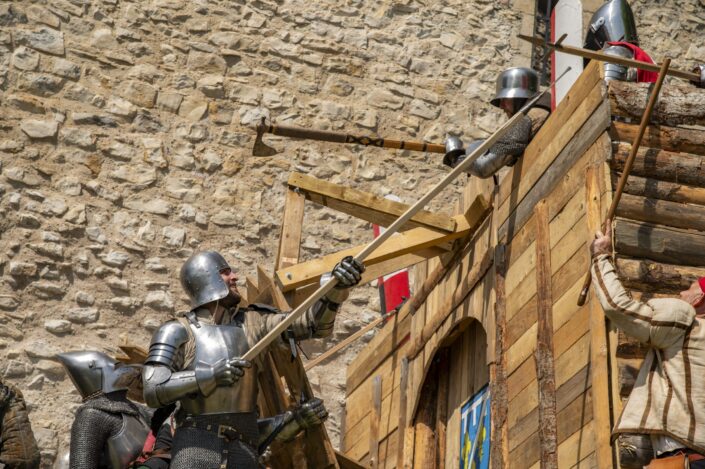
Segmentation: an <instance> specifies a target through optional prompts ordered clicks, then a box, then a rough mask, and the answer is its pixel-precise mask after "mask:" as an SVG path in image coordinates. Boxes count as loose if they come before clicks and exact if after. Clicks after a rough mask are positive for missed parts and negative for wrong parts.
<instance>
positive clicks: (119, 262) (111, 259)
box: [99, 251, 130, 269]
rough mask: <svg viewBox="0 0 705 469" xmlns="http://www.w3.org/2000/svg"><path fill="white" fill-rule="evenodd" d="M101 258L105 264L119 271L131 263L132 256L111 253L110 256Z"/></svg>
mask: <svg viewBox="0 0 705 469" xmlns="http://www.w3.org/2000/svg"><path fill="white" fill-rule="evenodd" d="M99 257H100V260H101V262H102V263H103V264H105V265H109V266H110V267H117V268H119V269H122V268H124V267H125V266H126V265H127V263H128V262H130V255H129V254H128V253H126V252H122V251H110V252H109V253H108V254H104V255H101V256H99Z"/></svg>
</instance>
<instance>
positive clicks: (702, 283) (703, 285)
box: [698, 277, 705, 293]
mask: <svg viewBox="0 0 705 469" xmlns="http://www.w3.org/2000/svg"><path fill="white" fill-rule="evenodd" d="M698 283H699V284H700V289H701V290H702V291H703V293H705V277H700V278H699V279H698Z"/></svg>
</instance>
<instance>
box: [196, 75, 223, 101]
mask: <svg viewBox="0 0 705 469" xmlns="http://www.w3.org/2000/svg"><path fill="white" fill-rule="evenodd" d="M196 88H197V89H198V90H200V91H201V93H203V94H204V95H206V96H208V97H209V98H216V99H219V98H222V97H223V96H224V91H223V75H206V76H204V77H202V78H200V79H199V80H198V82H196Z"/></svg>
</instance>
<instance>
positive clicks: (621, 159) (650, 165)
mask: <svg viewBox="0 0 705 469" xmlns="http://www.w3.org/2000/svg"><path fill="white" fill-rule="evenodd" d="M615 124H616V123H615ZM612 130H613V131H612V132H611V133H614V130H615V129H614V128H613V129H612ZM615 146H616V148H615V151H614V153H613V155H612V158H611V159H610V166H611V167H612V169H613V170H615V171H620V172H621V171H622V170H624V165H625V163H626V161H627V157H628V156H629V152H630V151H631V149H632V146H631V144H630V143H627V142H619V143H615ZM634 176H641V177H648V178H651V179H649V181H650V182H652V181H655V180H657V181H658V182H662V181H669V182H673V183H676V184H688V185H690V186H696V187H705V162H703V158H702V155H694V154H689V153H683V152H678V151H668V150H664V149H661V148H648V147H646V146H644V145H642V146H641V147H639V151H638V152H637V154H636V159H635V160H634V165H633V166H632V171H631V173H629V179H632V178H633V177H634ZM652 183H653V182H652ZM637 195H638V194H637ZM659 198H662V197H659ZM676 202H679V200H676Z"/></svg>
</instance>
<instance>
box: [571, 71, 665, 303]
mask: <svg viewBox="0 0 705 469" xmlns="http://www.w3.org/2000/svg"><path fill="white" fill-rule="evenodd" d="M670 65H671V59H669V58H666V60H664V61H663V64H662V65H661V69H660V70H659V74H658V80H656V84H655V85H654V89H653V90H652V91H651V96H649V102H648V104H647V105H646V109H644V114H643V115H642V116H641V124H640V125H639V131H638V132H637V134H636V137H635V138H634V142H633V143H632V149H631V151H630V152H629V156H628V157H627V161H626V162H625V163H624V169H623V170H622V175H621V176H620V177H619V182H618V183H617V190H616V191H615V193H614V198H613V199H612V204H610V210H609V212H608V213H607V217H606V218H605V222H604V223H603V226H602V231H607V228H606V226H604V225H605V224H606V223H612V220H614V215H615V212H616V211H617V205H619V199H621V198H622V192H623V191H624V186H625V185H626V183H627V178H628V177H629V173H630V172H631V171H632V166H634V160H635V159H636V153H637V152H638V151H639V146H640V145H641V140H642V138H643V137H644V133H645V132H646V127H647V126H648V125H649V121H650V120H651V113H652V112H653V110H654V107H655V105H656V99H657V98H658V95H659V93H660V92H661V85H663V80H664V78H666V73H668V67H669V66H670ZM591 283H592V275H591V274H590V268H588V271H587V273H586V274H585V280H584V281H583V288H582V289H581V290H580V295H579V296H578V302H577V303H578V306H582V305H584V304H585V301H586V300H587V295H588V292H589V291H590V284H591Z"/></svg>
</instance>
